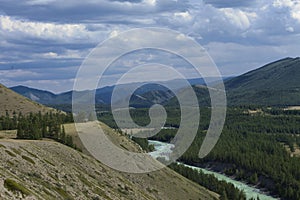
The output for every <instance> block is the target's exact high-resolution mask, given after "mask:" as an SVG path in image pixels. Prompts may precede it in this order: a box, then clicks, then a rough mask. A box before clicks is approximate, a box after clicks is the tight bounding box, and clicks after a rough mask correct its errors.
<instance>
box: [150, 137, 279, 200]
mask: <svg viewBox="0 0 300 200" xmlns="http://www.w3.org/2000/svg"><path fill="white" fill-rule="evenodd" d="M149 144H153V145H154V148H155V151H154V152H151V153H149V154H150V155H151V156H152V157H154V158H158V157H164V158H168V155H170V153H171V152H172V148H174V145H173V144H169V143H165V142H159V141H154V140H149ZM184 166H186V167H189V168H192V169H196V170H199V171H201V172H203V173H205V174H212V175H214V176H215V177H216V178H217V179H218V180H220V181H226V182H228V183H232V184H233V185H234V186H235V187H236V188H238V189H240V190H243V191H244V193H245V194H246V197H247V199H251V198H257V197H259V199H260V200H276V198H274V197H271V196H269V195H267V194H266V193H265V192H264V191H261V190H260V189H258V188H255V187H253V186H250V185H248V184H246V183H244V182H241V181H237V180H234V179H233V178H231V177H228V176H226V175H224V174H221V173H218V172H214V171H210V170H209V169H204V168H201V167H196V166H192V165H186V164H184Z"/></svg>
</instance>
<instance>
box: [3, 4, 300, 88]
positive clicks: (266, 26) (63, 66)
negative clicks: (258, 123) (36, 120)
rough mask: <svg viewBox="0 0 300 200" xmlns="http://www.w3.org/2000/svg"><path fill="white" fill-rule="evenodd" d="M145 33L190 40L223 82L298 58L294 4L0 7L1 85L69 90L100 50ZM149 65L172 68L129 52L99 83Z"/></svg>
mask: <svg viewBox="0 0 300 200" xmlns="http://www.w3.org/2000/svg"><path fill="white" fill-rule="evenodd" d="M144 27H158V28H167V29H171V30H175V31H178V32H180V33H182V34H184V35H185V36H188V37H190V38H192V39H194V40H195V41H197V42H198V43H199V44H200V45H201V46H202V47H203V48H204V49H205V50H206V51H207V52H208V54H209V56H210V57H211V59H212V60H213V61H214V62H215V63H216V66H217V67H218V69H219V71H220V73H221V75H222V76H235V75H239V74H242V73H245V72H247V71H249V70H252V69H255V68H258V67H261V66H263V65H264V64H267V63H269V62H272V61H275V60H278V59H282V58H285V57H297V56H299V54H300V1H299V0H226V1H225V0H127V1H126V0H111V1H108V0H85V1H77V0H65V1H58V0H23V1H19V0H0V83H2V84H4V85H6V86H8V87H11V86H16V85H25V86H29V87H33V88H38V89H44V90H49V91H52V92H55V93H60V92H64V91H68V90H72V88H73V84H74V79H75V77H76V74H77V71H78V69H79V67H80V66H81V64H82V62H83V61H84V60H85V58H86V57H87V56H88V55H89V54H90V53H91V52H92V50H93V49H94V48H95V47H96V46H97V45H98V44H99V43H101V42H103V41H105V40H107V39H108V38H110V37H113V36H116V35H118V34H120V33H122V32H123V31H128V30H131V29H133V28H144ZM160 40H163V38H157V41H160ZM161 42H162V43H163V41H161ZM149 57H151V59H150V60H152V61H155V62H157V63H159V62H160V61H161V60H162V57H163V58H164V60H167V62H166V61H165V62H163V63H162V64H170V63H174V62H175V61H176V62H177V60H178V58H174V56H173V55H166V52H163V53H162V52H159V53H157V54H155V53H152V52H147V51H140V52H136V53H135V54H133V55H129V56H128V57H127V58H123V59H120V60H119V61H116V62H115V66H118V67H119V68H118V67H114V69H112V70H110V72H108V73H107V74H106V75H105V80H107V82H106V83H104V85H105V84H107V85H109V84H112V82H110V81H109V80H113V79H114V77H116V76H117V75H118V73H122V70H120V69H121V68H122V67H124V68H126V66H129V65H133V64H137V63H141V59H142V60H144V61H145V60H149ZM180 62H181V61H178V63H180ZM182 65H184V63H182ZM155 69H156V68H155V66H153V69H152V68H149V72H148V73H151V70H153V71H155ZM191 77H193V75H192V74H191ZM133 78H134V77H133Z"/></svg>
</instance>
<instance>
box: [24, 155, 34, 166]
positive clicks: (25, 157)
mask: <svg viewBox="0 0 300 200" xmlns="http://www.w3.org/2000/svg"><path fill="white" fill-rule="evenodd" d="M22 158H23V159H24V160H26V161H28V162H30V163H31V164H35V162H34V160H32V159H31V158H29V157H28V156H25V155H23V156H22Z"/></svg>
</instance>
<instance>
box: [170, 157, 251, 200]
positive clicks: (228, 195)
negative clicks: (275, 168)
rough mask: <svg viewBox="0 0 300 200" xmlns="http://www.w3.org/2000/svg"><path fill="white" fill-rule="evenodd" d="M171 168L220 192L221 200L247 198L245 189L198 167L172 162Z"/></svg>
mask: <svg viewBox="0 0 300 200" xmlns="http://www.w3.org/2000/svg"><path fill="white" fill-rule="evenodd" d="M169 167H170V168H171V169H173V170H174V171H176V172H177V173H179V174H181V175H183V176H184V177H186V178H188V179H190V180H192V181H194V182H196V183H198V184H199V185H202V186H204V187H205V188H207V189H209V190H211V191H214V192H216V193H218V194H220V199H221V200H229V199H230V200H244V199H246V196H245V194H244V193H243V191H240V190H238V189H237V188H235V187H234V185H233V184H231V183H227V182H225V181H219V180H218V179H217V178H216V177H215V176H214V175H210V174H204V173H203V172H201V171H198V170H196V169H191V168H189V167H186V166H184V165H182V164H176V163H172V164H171V165H169Z"/></svg>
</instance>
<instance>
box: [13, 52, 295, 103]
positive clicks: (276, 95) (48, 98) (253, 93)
mask: <svg viewBox="0 0 300 200" xmlns="http://www.w3.org/2000/svg"><path fill="white" fill-rule="evenodd" d="M299 77H300V58H299V57H297V58H284V59H281V60H278V61H275V62H272V63H269V64H266V65H264V66H262V67H260V68H258V69H255V70H253V71H250V72H247V73H245V74H242V75H240V76H237V77H227V78H224V85H225V88H226V94H227V102H228V105H279V106H280V105H300V79H299ZM188 81H189V83H190V84H191V85H193V88H194V90H195V93H196V95H197V96H198V99H199V103H200V105H204V106H207V105H209V104H210V100H209V93H208V89H207V88H206V86H205V81H204V80H203V79H190V80H188ZM137 84H140V83H131V84H123V85H118V87H121V88H122V90H121V91H122V92H124V94H126V92H128V90H129V88H132V87H135V85H137ZM168 84H169V85H171V86H172V87H173V88H175V90H173V91H170V90H169V89H168V88H166V87H164V86H162V85H161V84H160V83H157V84H156V83H155V84H154V83H150V84H146V85H143V86H142V87H140V88H138V89H137V90H136V91H135V92H134V93H133V95H132V96H127V97H126V98H130V106H132V107H136V108H138V107H150V106H151V105H153V104H155V103H158V104H163V105H170V106H174V105H175V102H176V97H175V93H177V92H183V93H184V87H183V85H182V84H181V80H172V81H169V82H168ZM216 84H218V83H216ZM115 87H116V86H107V87H104V88H100V89H97V90H96V95H95V100H96V104H102V105H110V103H111V97H112V93H113V90H114V89H115ZM11 89H12V90H13V91H15V92H17V93H19V94H21V95H23V96H25V97H27V98H29V99H31V100H33V101H36V102H38V103H41V104H45V105H59V104H69V105H70V104H71V102H72V91H69V92H65V93H61V94H53V93H51V92H48V91H42V90H37V89H32V88H28V87H24V86H17V87H12V88H11ZM90 92H92V91H82V92H79V93H80V95H82V96H85V95H86V94H87V93H90ZM123 97H124V95H123ZM117 101H118V99H117Z"/></svg>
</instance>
